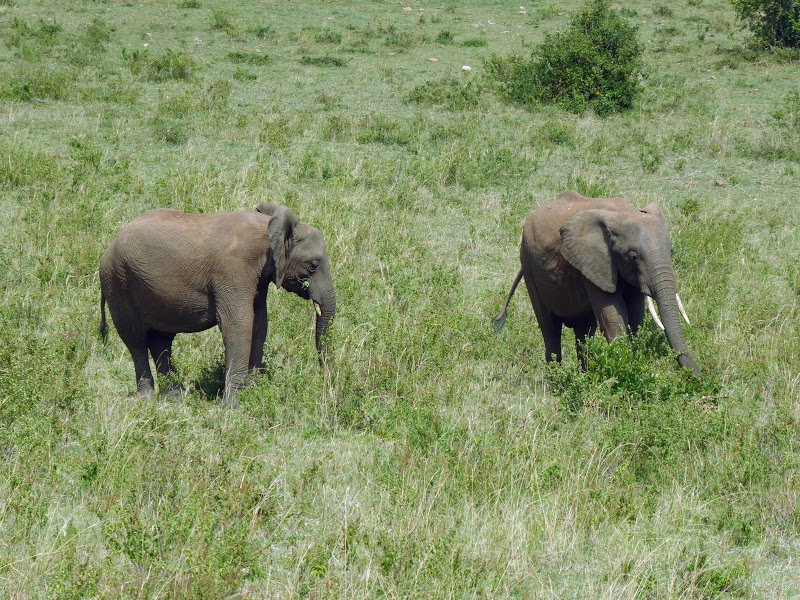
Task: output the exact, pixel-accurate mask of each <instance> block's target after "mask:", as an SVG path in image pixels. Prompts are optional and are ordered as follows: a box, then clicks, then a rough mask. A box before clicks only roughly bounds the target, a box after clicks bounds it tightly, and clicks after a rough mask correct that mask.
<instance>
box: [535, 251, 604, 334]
mask: <svg viewBox="0 0 800 600" xmlns="http://www.w3.org/2000/svg"><path fill="white" fill-rule="evenodd" d="M554 263H556V261H554ZM531 271H532V273H531V275H532V277H533V282H534V285H535V287H536V292H537V295H538V296H539V299H540V300H541V302H542V304H543V305H544V307H545V308H546V309H547V310H548V311H550V312H551V313H552V314H553V315H555V316H557V317H558V318H559V319H561V320H562V321H563V322H564V323H565V324H566V325H567V326H570V325H569V322H571V321H585V320H586V319H590V318H594V313H593V312H592V305H591V302H590V301H589V294H588V293H587V292H586V286H585V285H584V283H583V277H582V276H581V275H580V273H578V272H577V271H575V270H574V269H572V268H571V267H569V266H568V265H565V264H561V261H558V262H557V263H556V264H552V263H551V264H547V265H545V266H544V267H542V266H540V265H538V264H533V268H532V269H531Z"/></svg>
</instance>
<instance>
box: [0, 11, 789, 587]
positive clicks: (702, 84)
mask: <svg viewBox="0 0 800 600" xmlns="http://www.w3.org/2000/svg"><path fill="white" fill-rule="evenodd" d="M406 7H408V8H410V10H405V8H406ZM580 7H581V4H580V3H578V2H575V1H568V2H555V1H549V0H543V1H540V2H534V3H531V4H527V3H526V11H524V12H523V11H521V10H520V7H519V3H518V2H517V3H514V4H513V5H512V3H511V2H479V1H477V0H476V1H464V2H449V3H445V4H439V3H425V2H411V3H405V4H404V3H397V2H379V1H367V0H361V1H355V2H350V3H346V2H333V1H329V2H306V3H303V2H296V1H295V2H292V1H289V0H261V1H256V0H248V1H245V2H233V1H231V0H227V1H225V0H220V1H217V2H212V1H211V0H164V1H147V0H145V1H139V2H130V1H125V0H119V1H109V0H107V1H97V2H91V1H88V0H78V1H75V0H69V1H67V0H48V1H47V2H42V1H35V0H0V38H1V40H2V44H0V123H1V125H0V127H1V128H2V129H1V130H0V131H2V135H0V214H2V227H0V240H1V243H0V257H1V259H2V260H1V264H2V269H0V298H1V302H0V310H1V311H2V314H1V316H0V337H1V338H2V345H1V346H0V448H1V449H2V456H3V461H2V468H0V596H3V597H7V598H77V597H120V598H127V597H142V598H150V597H192V598H194V597H206V598H221V597H264V598H274V597H316V598H318V597H374V596H385V597H391V598H405V597H429V598H441V597H490V598H502V597H527V598H534V597H535V598H540V597H551V598H567V597H573V598H577V597H596V598H644V597H647V598H666V597H670V598H717V597H744V598H790V597H800V568H798V560H800V512H799V508H800V507H798V499H799V498H800V490H799V489H798V487H799V486H800V473H799V472H798V464H799V463H798V461H799V460H800V452H799V451H798V419H800V405H798V402H799V401H800V398H799V397H798V396H799V395H800V373H799V370H800V369H799V368H798V364H799V363H800V332H798V314H799V313H798V295H799V294H800V270H799V269H798V265H799V264H800V263H799V262H798V259H797V257H798V256H800V236H798V230H799V229H800V209H798V202H800V185H798V183H799V182H800V180H799V179H798V172H800V133H798V132H799V131H800V83H798V81H799V80H800V78H799V77H798V62H797V56H796V55H792V54H791V53H772V52H762V51H755V50H751V49H750V47H749V39H750V37H749V35H748V34H747V33H746V32H742V31H741V30H740V29H739V27H738V25H737V22H736V20H735V16H734V14H733V12H732V9H731V7H730V5H729V3H727V2H724V1H722V0H688V1H685V0H681V1H679V2H663V3H653V2H644V1H635V2H630V3H626V4H625V6H624V8H623V7H619V6H617V7H616V8H617V10H619V12H620V14H621V15H622V16H623V17H625V18H626V19H627V20H628V21H629V22H630V23H632V24H635V25H636V26H637V27H638V30H639V35H640V39H641V41H642V43H643V44H644V46H645V56H644V58H645V63H646V73H645V74H644V77H643V85H644V93H643V95H642V97H641V98H640V100H639V101H638V102H637V104H636V106H635V108H634V109H633V110H631V111H628V112H626V113H623V114H621V115H616V116H611V117H607V118H602V119H601V118H598V117H596V116H594V115H593V114H591V113H586V114H583V115H574V114H570V113H566V112H563V111H561V110H559V109H556V108H552V107H539V108H533V109H530V108H525V107H520V106H514V105H510V104H507V103H505V102H503V100H502V99H501V97H500V95H499V94H497V93H496V90H495V88H494V87H493V82H491V81H490V80H489V78H488V77H487V74H486V72H485V70H484V68H483V65H484V64H485V63H484V61H485V60H486V59H487V58H488V57H490V56H491V55H492V54H498V55H500V56H507V55H509V54H510V53H512V52H517V53H521V54H523V55H525V56H527V55H528V54H529V53H530V51H531V49H532V47H533V46H535V45H536V44H538V43H540V42H542V41H543V39H544V35H545V34H546V33H548V32H554V31H558V30H563V29H565V28H566V27H567V25H568V23H569V18H570V15H571V14H572V13H573V12H574V11H575V10H577V9H578V8H580ZM431 59H437V61H435V62H434V61H432V60H431ZM463 65H469V66H470V67H471V68H472V70H471V71H469V72H466V71H462V69H461V67H462V66H463ZM566 189H578V190H580V191H582V192H584V193H586V194H590V195H621V196H625V197H627V198H628V199H629V200H631V201H632V202H633V203H634V204H635V205H637V206H643V205H645V204H647V203H649V202H652V201H657V202H659V203H660V205H661V207H662V208H663V210H664V212H665V214H666V215H667V218H668V220H669V222H670V225H671V229H672V233H673V238H674V244H675V267H676V270H677V273H678V278H679V284H680V286H681V294H682V297H683V298H684V300H685V303H686V305H687V309H688V312H689V314H690V317H691V318H692V325H691V326H687V327H685V328H684V331H685V334H686V337H687V341H688V344H689V347H690V349H691V350H692V352H693V354H694V356H695V358H696V359H697V362H698V364H700V365H701V367H702V369H703V375H702V377H701V378H700V379H699V380H698V381H690V380H688V378H686V377H684V376H683V374H681V373H679V372H678V370H677V367H676V363H675V361H674V359H673V357H672V356H670V353H669V348H668V347H667V345H666V343H665V342H664V341H663V337H662V336H661V335H660V334H659V333H658V332H657V331H656V330H655V328H654V327H653V326H652V325H648V326H647V327H645V328H644V331H643V332H642V334H641V335H640V336H638V337H637V339H636V340H634V343H633V346H635V350H636V352H634V353H633V354H632V353H631V347H630V345H628V344H615V345H614V346H613V347H610V348H609V347H606V346H605V344H604V343H602V342H597V343H594V344H593V345H592V347H593V351H594V353H595V355H596V357H597V359H596V362H595V366H594V367H593V370H592V371H590V373H588V374H586V375H583V374H581V373H579V372H578V371H577V369H576V364H575V362H576V361H575V355H574V350H573V349H572V341H571V339H570V338H569V337H566V339H565V340H564V346H565V356H566V357H567V358H566V359H565V363H564V364H563V365H562V366H561V367H552V368H546V365H545V363H544V360H543V354H544V352H543V343H542V340H541V336H540V334H539V332H538V330H536V328H535V326H534V318H533V313H532V310H531V308H530V305H529V302H528V300H527V297H526V294H525V293H524V290H521V291H522V293H517V295H516V297H515V300H514V302H513V304H512V307H511V310H510V316H509V320H508V323H507V325H506V328H505V329H504V330H503V331H502V332H500V334H495V333H494V332H493V331H492V328H491V326H490V319H491V317H492V316H494V315H495V314H496V313H497V312H498V310H499V309H500V307H501V304H502V301H503V299H504V297H505V294H506V292H507V291H508V288H509V285H510V283H511V281H512V279H513V276H514V274H515V273H516V271H517V269H518V250H517V248H518V243H519V236H520V231H521V224H522V221H523V219H524V217H525V215H526V214H527V213H528V212H529V211H530V210H531V209H532V208H533V207H535V206H538V205H539V204H541V203H543V202H545V201H547V200H549V199H551V198H553V197H555V196H556V195H557V194H559V193H560V192H562V191H564V190H566ZM261 201H275V202H280V203H284V204H287V205H288V206H290V207H291V208H292V209H293V210H294V211H295V212H296V214H297V215H298V216H299V217H300V218H301V219H303V220H304V221H307V222H309V223H312V224H314V225H316V226H317V227H319V228H320V229H321V230H322V231H323V232H324V234H325V236H326V240H327V244H328V251H329V255H330V258H331V263H332V269H333V272H334V277H335V283H336V289H337V294H338V301H339V302H338V304H339V311H338V314H337V317H336V321H335V323H334V326H333V336H332V343H333V346H334V348H335V351H334V356H335V360H336V362H335V366H334V367H333V368H332V369H330V370H329V371H328V372H327V373H326V372H323V371H321V370H320V369H319V367H318V365H317V359H316V355H315V352H314V348H313V308H311V306H309V305H308V304H307V303H305V302H303V301H302V300H300V299H299V298H297V297H295V296H292V295H290V294H287V293H285V292H283V291H279V292H275V291H274V290H273V291H271V292H270V298H269V303H270V316H271V327H270V337H269V339H268V341H267V350H266V357H267V358H266V365H265V369H264V374H263V376H262V377H260V379H259V382H258V386H257V387H255V388H251V389H248V390H247V391H246V392H245V393H244V394H243V395H242V397H241V400H242V404H243V407H242V409H240V410H236V411H229V410H223V409H221V408H219V407H218V405H217V394H218V392H219V390H220V378H221V376H222V361H223V348H222V342H221V338H220V335H219V332H218V331H217V330H213V331H209V332H207V333H204V334H195V335H185V336H179V337H178V340H177V344H176V360H177V363H178V367H179V369H180V377H181V381H182V382H183V384H184V385H185V386H186V387H187V388H188V389H189V393H188V394H187V396H186V398H185V399H184V401H183V402H180V403H178V402H167V401H153V402H142V401H140V400H139V399H137V398H136V397H135V395H134V393H135V386H134V378H133V367H132V363H131V359H130V356H129V355H128V353H127V351H126V349H125V347H124V346H123V344H122V343H121V341H120V340H119V338H118V337H117V336H116V333H115V332H114V330H113V328H112V330H111V333H110V336H109V343H108V345H107V346H105V347H104V346H103V345H102V343H101V342H100V339H99V335H98V333H97V332H98V322H99V285H98V278H97V267H98V261H99V258H100V256H101V254H102V252H103V250H104V249H105V247H106V246H107V244H108V243H109V241H110V240H111V239H112V237H113V236H114V234H115V233H116V231H117V230H118V229H119V228H120V227H121V226H122V225H124V224H125V223H126V222H127V221H128V220H130V219H131V218H132V217H134V216H136V215H137V214H139V213H141V212H142V211H144V210H146V209H149V208H153V207H161V206H170V207H174V208H178V209H185V210H189V211H196V212H212V211H223V210H239V209H248V208H251V207H252V206H254V205H255V204H257V203H258V202H261Z"/></svg>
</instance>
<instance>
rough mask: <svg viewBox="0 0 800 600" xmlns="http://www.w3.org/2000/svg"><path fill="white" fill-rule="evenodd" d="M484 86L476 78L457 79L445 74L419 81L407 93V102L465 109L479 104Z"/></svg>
mask: <svg viewBox="0 0 800 600" xmlns="http://www.w3.org/2000/svg"><path fill="white" fill-rule="evenodd" d="M484 91H485V86H484V85H483V84H482V83H481V81H480V80H479V79H477V78H473V77H466V78H463V79H459V78H458V77H454V76H446V77H444V78H442V79H438V80H435V79H432V80H429V81H426V82H424V83H421V84H419V85H417V86H415V87H414V89H412V90H411V91H410V92H409V94H408V100H409V102H417V103H420V104H430V105H442V106H446V107H447V108H449V109H451V110H466V109H470V108H476V107H478V106H480V104H481V102H482V98H483V94H484Z"/></svg>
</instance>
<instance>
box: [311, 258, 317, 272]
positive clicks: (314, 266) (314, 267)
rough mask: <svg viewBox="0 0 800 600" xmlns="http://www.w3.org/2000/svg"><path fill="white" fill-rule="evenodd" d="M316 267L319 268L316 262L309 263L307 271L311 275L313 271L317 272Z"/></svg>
mask: <svg viewBox="0 0 800 600" xmlns="http://www.w3.org/2000/svg"><path fill="white" fill-rule="evenodd" d="M318 266H319V261H318V260H312V261H311V265H310V266H309V270H310V271H311V272H312V273H313V272H314V271H316V270H317V267H318Z"/></svg>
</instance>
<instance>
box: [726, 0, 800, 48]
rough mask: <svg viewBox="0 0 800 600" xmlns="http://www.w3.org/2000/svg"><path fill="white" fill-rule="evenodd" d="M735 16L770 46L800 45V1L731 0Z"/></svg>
mask: <svg viewBox="0 0 800 600" xmlns="http://www.w3.org/2000/svg"><path fill="white" fill-rule="evenodd" d="M732 4H733V8H734V10H735V11H736V15H737V16H738V17H739V20H741V21H742V22H743V23H744V24H745V25H746V26H747V28H748V29H750V31H752V32H753V34H754V35H755V37H756V39H757V40H758V41H759V42H760V43H761V44H763V45H764V46H767V47H770V48H798V47H800V0H732Z"/></svg>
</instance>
